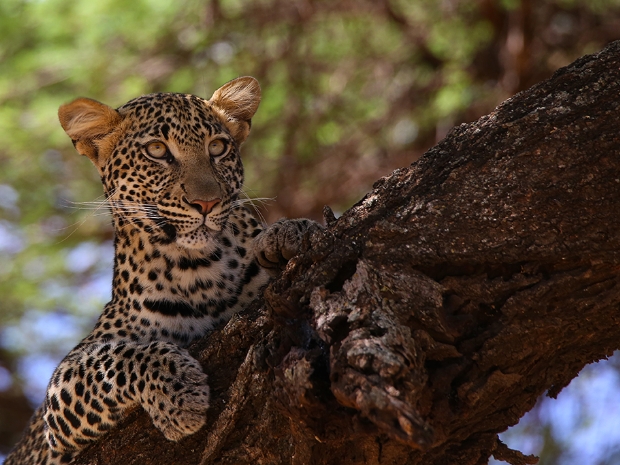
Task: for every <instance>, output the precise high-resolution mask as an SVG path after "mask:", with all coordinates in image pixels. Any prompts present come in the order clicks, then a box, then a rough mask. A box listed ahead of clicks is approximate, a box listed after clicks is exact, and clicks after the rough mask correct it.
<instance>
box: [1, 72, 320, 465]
mask: <svg viewBox="0 0 620 465" xmlns="http://www.w3.org/2000/svg"><path fill="white" fill-rule="evenodd" d="M259 101H260V88H259V86H258V83H257V82H256V80H255V79H253V78H250V77H245V78H239V79H236V80H234V81H231V82H229V83H228V84H225V85H224V86H223V87H222V88H220V89H219V90H217V91H216V92H215V93H214V94H213V97H212V98H211V99H210V100H204V99H202V98H200V97H196V96H193V95H185V94H150V95H146V96H143V97H139V98H137V99H134V100H131V101H130V102H128V103H127V104H125V105H123V106H121V107H120V108H118V109H116V110H114V109H112V108H110V107H108V106H106V105H104V104H101V103H99V102H96V101H94V100H90V99H83V98H82V99H77V100H75V101H74V102H72V103H69V104H67V105H64V106H62V107H61V108H60V110H59V119H60V122H61V125H62V126H63V128H64V129H65V131H66V132H67V134H68V135H69V136H70V137H71V139H72V140H73V143H74V145H75V147H76V149H77V150H78V152H79V153H81V154H83V155H86V156H88V157H89V158H90V159H91V161H92V162H93V163H94V165H95V166H96V167H97V169H98V170H99V173H100V175H101V181H102V183H103V187H104V191H105V194H106V197H107V202H108V204H109V208H110V209H111V211H112V217H113V224H114V230H115V258H114V277H113V286H112V300H111V301H110V302H109V303H108V304H107V305H106V306H105V308H104V310H103V313H102V314H101V316H100V317H99V319H98V321H97V323H96V325H95V327H94V329H93V330H92V332H91V333H90V334H89V335H88V336H86V338H84V339H83V340H82V342H80V343H79V344H78V345H77V346H76V347H75V348H74V349H73V350H72V351H71V352H70V353H69V354H68V355H67V356H66V357H65V358H64V360H63V361H62V362H61V363H60V365H59V366H58V368H57V369H56V370H55V372H54V374H53V376H52V379H51V381H50V383H49V386H48V389H47V394H46V398H45V401H44V403H43V405H42V406H41V407H40V408H39V409H38V410H37V411H36V412H35V414H34V416H33V419H32V421H31V424H30V426H29V427H28V429H27V430H26V432H25V434H24V436H23V438H22V440H21V441H20V442H19V443H18V445H17V446H16V448H15V449H14V451H13V452H12V453H11V454H10V455H9V457H8V458H7V461H6V464H7V465H14V464H60V463H70V462H71V461H72V459H73V457H75V455H76V454H77V453H79V451H80V450H81V449H82V448H83V447H85V446H86V445H88V444H90V443H91V442H93V441H95V440H97V439H98V438H99V437H100V436H101V435H103V434H105V433H106V432H107V431H109V430H110V429H112V428H114V427H115V425H116V424H117V423H118V421H119V419H121V418H122V416H123V413H124V411H125V410H126V409H128V408H129V407H132V406H134V405H136V404H140V405H141V406H142V407H143V408H144V409H145V410H146V411H147V412H148V413H149V415H150V416H151V419H152V421H153V424H154V425H155V426H156V427H157V428H158V429H159V430H160V431H161V432H162V433H163V435H164V436H165V437H166V438H167V439H169V440H173V441H177V440H179V439H181V438H183V437H184V436H186V435H189V434H192V433H194V432H196V431H197V430H198V429H200V428H201V427H202V426H203V425H204V423H205V421H206V416H205V412H206V410H207V407H208V405H209V387H208V385H207V377H206V375H205V374H204V373H203V371H202V369H201V367H200V364H199V363H198V362H197V361H196V360H195V359H193V358H192V357H191V356H190V355H189V354H188V352H187V351H186V350H185V349H184V348H183V347H185V346H187V345H188V344H189V343H190V342H192V341H193V340H195V339H196V338H198V337H201V336H203V335H204V334H205V333H206V332H208V331H209V330H210V329H211V328H213V326H214V325H215V324H217V323H218V322H222V321H226V320H228V319H229V318H230V317H231V315H232V314H234V313H235V312H237V311H239V310H240V309H242V308H244V307H245V306H247V304H248V303H249V302H251V301H252V300H253V299H254V298H255V297H256V295H257V293H258V292H259V290H260V288H261V287H262V286H264V285H265V284H266V283H267V280H268V274H267V273H266V272H265V271H264V270H263V268H261V266H259V263H258V261H257V259H256V258H255V257H258V259H259V261H260V263H261V264H262V265H264V266H266V267H269V268H278V267H281V266H282V264H283V263H285V262H286V260H287V259H289V258H290V257H291V256H292V255H293V254H294V253H295V252H296V251H297V248H298V247H299V244H300V242H301V238H302V237H303V234H304V232H305V231H307V230H308V229H311V228H314V227H316V226H315V223H313V222H309V221H308V220H292V221H289V220H285V221H281V222H278V223H277V224H276V225H274V226H273V227H271V228H268V229H266V230H263V228H262V226H261V225H260V224H259V223H258V222H257V221H256V219H255V218H254V217H253V216H252V215H251V214H250V213H249V211H247V210H246V209H245V207H244V206H243V204H242V202H240V200H239V195H240V192H241V185H242V183H243V167H242V164H241V159H240V157H239V146H240V145H241V144H242V143H243V142H244V141H245V139H246V138H247V136H248V134H249V130H250V122H251V118H252V116H253V115H254V113H255V112H256V109H257V108H258V104H259ZM300 221H301V222H300Z"/></svg>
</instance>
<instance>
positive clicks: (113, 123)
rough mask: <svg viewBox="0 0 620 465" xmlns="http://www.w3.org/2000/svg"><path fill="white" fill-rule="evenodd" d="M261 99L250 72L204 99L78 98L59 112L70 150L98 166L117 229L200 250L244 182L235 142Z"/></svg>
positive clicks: (221, 223)
mask: <svg viewBox="0 0 620 465" xmlns="http://www.w3.org/2000/svg"><path fill="white" fill-rule="evenodd" d="M259 102H260V86H259V85H258V82H257V81H256V79H254V78H252V77H241V78H238V79H235V80H233V81H230V82H229V83H227V84H225V85H224V86H222V87H221V88H220V89H218V90H217V91H215V93H214V94H213V96H212V97H211V99H209V100H205V99H202V98H200V97H196V96H194V95H189V94H172V93H164V94H149V95H145V96H142V97H138V98H136V99H134V100H131V101H130V102H128V103H126V104H125V105H123V106H121V107H119V108H118V109H116V110H115V109H113V108H111V107H109V106H107V105H105V104H102V103H99V102H97V101H95V100H91V99H86V98H79V99H77V100H75V101H73V102H71V103H68V104H66V105H63V106H61V107H60V109H59V111H58V116H59V119H60V123H61V125H62V127H63V128H64V130H65V132H66V133H67V134H68V135H69V137H70V138H71V140H72V141H73V144H74V146H75V148H76V150H77V151H78V152H79V153H80V154H82V155H85V156H87V157H88V158H90V160H91V161H92V162H93V163H94V165H95V166H96V167H97V169H98V170H99V174H100V175H101V180H102V183H103V187H104V191H105V193H106V197H107V199H108V202H109V204H110V206H111V209H112V215H113V220H114V222H115V226H116V228H121V229H122V228H123V227H125V226H134V227H135V226H137V227H138V228H140V229H141V230H144V231H147V232H148V233H149V234H150V238H151V240H152V241H158V242H168V243H171V242H176V244H178V245H179V246H182V247H185V248H191V249H203V248H205V247H208V246H209V244H213V242H214V239H215V240H216V239H217V236H218V234H219V232H220V231H221V230H222V229H223V228H225V227H226V224H227V220H228V216H229V214H230V211H231V208H232V207H233V206H234V204H235V201H236V200H237V199H238V197H239V194H240V191H241V186H242V184H243V165H242V163H241V158H240V156H239V147H240V145H241V144H242V143H243V142H244V141H245V139H246V138H247V136H248V135H249V132H250V125H251V119H252V117H253V116H254V113H255V112H256V110H257V108H258V105H259Z"/></svg>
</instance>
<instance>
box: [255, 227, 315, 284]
mask: <svg viewBox="0 0 620 465" xmlns="http://www.w3.org/2000/svg"><path fill="white" fill-rule="evenodd" d="M319 229H323V226H321V225H320V224H319V223H317V222H316V221H312V220H309V219H306V218H300V219H294V220H289V219H286V218H283V219H281V220H278V221H276V222H275V223H273V224H272V225H270V226H268V227H267V228H265V229H263V231H261V233H260V234H258V236H256V239H254V255H255V256H256V259H257V260H258V263H259V264H260V265H261V266H262V267H263V268H265V269H266V270H267V272H268V273H269V274H270V275H272V276H275V275H277V274H278V273H279V272H280V271H282V270H283V269H284V268H285V267H286V264H287V263H288V261H289V260H290V259H291V258H293V257H294V256H295V255H296V254H297V253H298V252H299V249H300V247H301V244H302V242H303V240H304V237H305V236H306V235H308V234H312V233H313V232H314V231H317V230H319Z"/></svg>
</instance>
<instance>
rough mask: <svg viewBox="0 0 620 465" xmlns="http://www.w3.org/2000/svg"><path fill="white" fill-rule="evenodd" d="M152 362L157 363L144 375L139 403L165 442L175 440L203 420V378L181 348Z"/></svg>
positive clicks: (205, 389) (206, 399)
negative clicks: (164, 438)
mask: <svg viewBox="0 0 620 465" xmlns="http://www.w3.org/2000/svg"><path fill="white" fill-rule="evenodd" d="M156 353H157V352H156ZM155 360H157V361H159V363H158V364H157V366H156V367H155V366H154V367H152V368H151V369H150V370H147V371H146V373H145V384H144V388H143V390H142V392H141V396H140V401H141V403H142V406H143V407H144V409H145V410H146V411H147V412H148V413H149V415H150V416H151V419H152V421H153V424H154V425H155V426H156V427H157V429H159V430H160V431H161V432H162V433H163V434H164V436H165V437H166V439H169V440H171V441H179V440H180V439H182V438H184V437H185V436H187V435H190V434H193V433H195V432H196V431H198V430H199V429H200V428H202V426H203V425H204V424H205V422H206V421H207V417H206V412H207V408H208V407H209V386H208V385H207V375H206V374H204V373H203V371H202V369H201V367H200V364H199V363H198V361H197V360H195V359H194V358H193V357H191V356H190V355H189V354H188V353H187V352H186V351H185V350H182V349H178V348H175V349H174V350H170V351H167V352H166V353H165V354H160V356H157V355H156V356H155ZM153 368H154V369H153Z"/></svg>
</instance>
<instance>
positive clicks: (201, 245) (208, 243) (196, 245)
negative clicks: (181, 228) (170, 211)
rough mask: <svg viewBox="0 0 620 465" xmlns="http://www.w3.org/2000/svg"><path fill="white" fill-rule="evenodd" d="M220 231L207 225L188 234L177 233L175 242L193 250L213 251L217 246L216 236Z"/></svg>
mask: <svg viewBox="0 0 620 465" xmlns="http://www.w3.org/2000/svg"><path fill="white" fill-rule="evenodd" d="M218 233H219V231H214V230H213V229H211V228H209V227H208V226H206V225H204V224H203V225H201V226H199V227H197V228H196V229H194V230H192V231H188V232H186V233H180V232H177V234H176V237H175V242H176V243H177V245H179V246H180V247H183V248H186V249H192V250H205V249H208V250H210V249H213V248H214V247H215V245H216V241H215V236H217V235H218Z"/></svg>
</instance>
